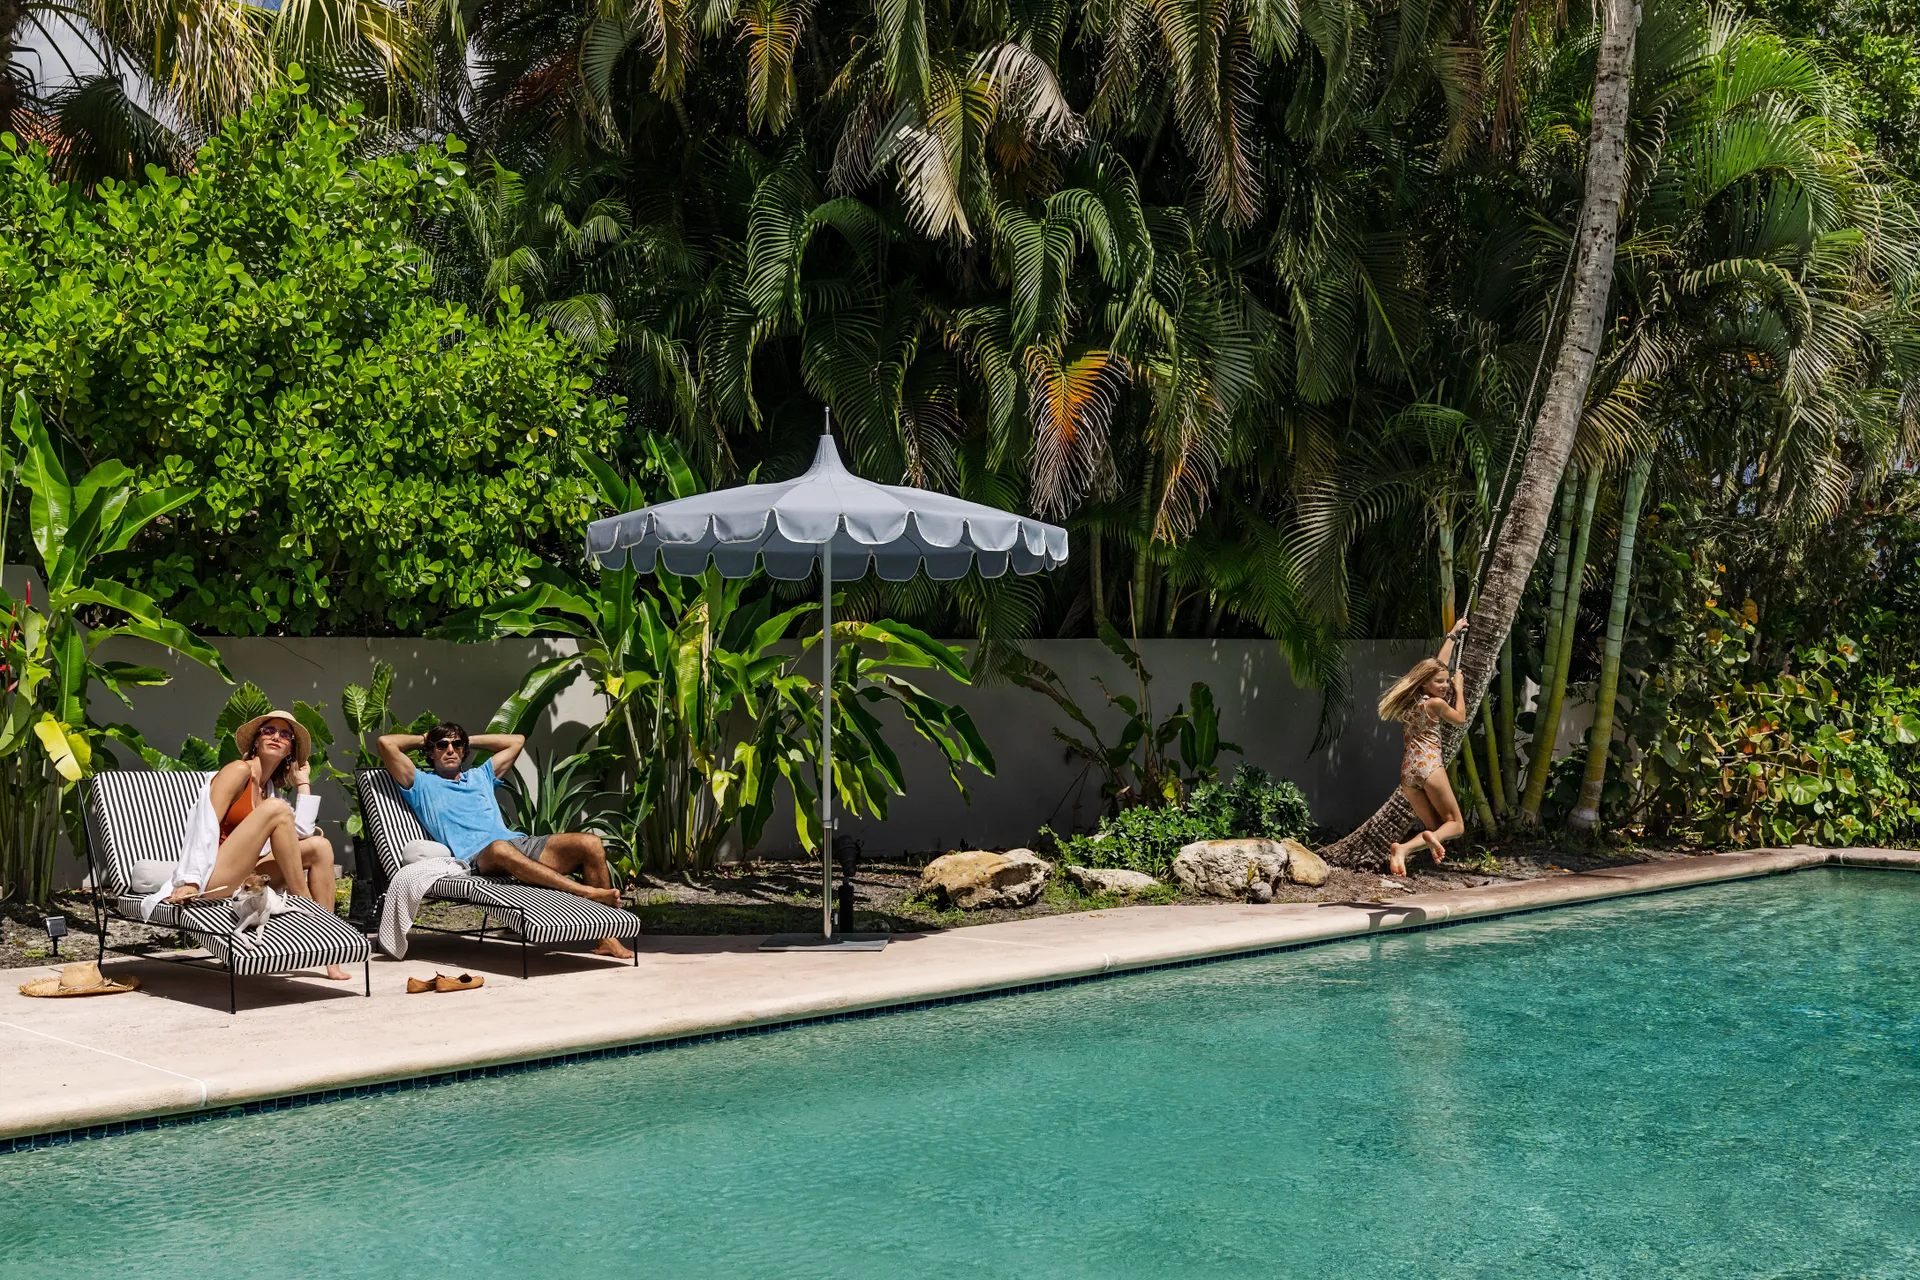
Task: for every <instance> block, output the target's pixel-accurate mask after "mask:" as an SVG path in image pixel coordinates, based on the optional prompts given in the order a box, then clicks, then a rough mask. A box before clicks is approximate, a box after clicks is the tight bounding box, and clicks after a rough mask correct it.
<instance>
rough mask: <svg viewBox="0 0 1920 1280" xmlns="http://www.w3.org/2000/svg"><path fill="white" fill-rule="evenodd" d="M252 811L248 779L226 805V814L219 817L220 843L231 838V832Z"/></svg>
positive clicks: (249, 781)
mask: <svg viewBox="0 0 1920 1280" xmlns="http://www.w3.org/2000/svg"><path fill="white" fill-rule="evenodd" d="M252 812H253V782H252V780H251V779H249V780H248V782H247V785H246V786H244V787H242V788H240V794H239V795H237V796H235V797H234V800H233V803H232V804H230V805H228V806H227V816H226V817H224V818H222V819H220V843H221V844H225V843H226V842H227V841H228V840H229V839H231V838H232V836H233V833H234V832H235V831H236V830H238V829H239V826H240V824H241V823H242V822H245V821H246V820H247V815H248V814H250V813H252Z"/></svg>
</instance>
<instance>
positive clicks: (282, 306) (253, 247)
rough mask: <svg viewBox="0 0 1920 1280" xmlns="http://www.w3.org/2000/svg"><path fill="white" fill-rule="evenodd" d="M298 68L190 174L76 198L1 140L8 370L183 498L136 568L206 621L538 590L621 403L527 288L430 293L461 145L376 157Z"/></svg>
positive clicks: (563, 542) (62, 432)
mask: <svg viewBox="0 0 1920 1280" xmlns="http://www.w3.org/2000/svg"><path fill="white" fill-rule="evenodd" d="M305 92H306V89H305V85H304V83H303V82H302V81H300V80H299V79H297V78H296V79H293V80H291V81H289V82H288V83H286V84H284V85H282V86H281V87H279V88H278V89H276V90H275V91H274V92H272V93H271V94H268V95H267V96H265V97H264V98H263V99H262V100H261V101H260V102H259V103H258V104H257V105H256V106H254V107H253V108H252V109H250V110H248V111H247V112H245V113H244V114H242V115H240V116H238V117H235V118H232V119H229V120H227V121H226V123H225V124H224V126H223V127H222V128H221V129H220V131H219V132H218V134H216V135H215V136H214V137H212V138H211V139H210V140H209V141H208V142H207V144H206V145H205V147H203V148H202V149H201V151H200V153H199V156H198V157H197V159H196V160H195V162H194V164H193V166H192V167H191V168H190V169H189V170H188V171H186V172H185V173H183V174H180V175H178V176H175V175H169V174H166V173H163V172H161V171H159V170H158V169H152V170H149V174H148V177H149V181H147V182H146V183H144V184H141V185H137V186H125V185H121V184H118V183H114V182H111V181H108V182H103V183H101V184H100V186H99V187H98V188H97V189H96V190H95V191H93V192H91V193H88V192H83V191H81V190H78V189H76V188H73V187H70V186H67V185H65V184H63V183H62V182H61V181H60V180H59V178H58V176H57V172H56V169H55V166H54V163H53V161H52V160H51V159H50V158H49V156H48V154H47V153H46V152H45V151H44V150H43V149H41V148H39V147H37V146H27V147H23V146H22V145H21V144H20V143H19V142H18V141H17V140H15V139H14V138H12V137H5V138H0V314H4V315H6V316H7V317H8V322H7V323H6V324H4V325H0V367H4V368H6V369H7V370H8V371H9V374H10V376H11V377H13V378H15V379H17V380H18V383H17V384H18V385H20V386H22V387H24V388H25V389H27V390H29V391H31V392H33V393H34V394H35V395H36V396H37V397H38V399H39V402H40V404H41V407H42V409H43V411H44V413H45V414H46V416H47V418H48V421H49V425H50V427H51V428H52V430H53V432H54V434H55V435H56V436H64V437H65V438H66V439H67V440H68V441H69V442H71V444H72V445H73V446H74V447H76V448H77V449H79V450H80V451H81V452H82V453H83V454H86V455H89V456H94V457H102V456H104V457H112V458H117V459H120V460H121V461H122V462H124V463H125V464H126V465H127V466H128V468H130V470H131V473H132V480H133V483H134V487H135V491H136V492H137V493H150V492H160V491H165V490H168V489H170V488H177V487H190V488H191V494H190V497H189V499H188V500H187V501H186V502H184V503H183V504H180V505H178V506H176V507H175V508H174V509H172V510H171V511H170V513H169V519H168V521H167V522H166V523H165V524H164V525H161V526H156V527H154V528H151V529H149V530H147V531H146V533H145V535H144V536H143V538H142V539H141V541H140V542H139V544H138V545H137V546H135V547H133V548H130V549H129V550H128V551H127V553H126V554H124V555H123V556H121V558H120V564H119V566H118V571H119V573H120V574H121V576H122V577H123V578H124V580H125V581H126V582H127V583H128V584H129V585H130V586H132V587H134V588H136V589H138V590H141V591H143V592H144V593H146V594H147V595H150V596H152V597H154V598H155V599H157V600H158V601H160V602H162V603H163V604H165V605H166V606H167V607H168V608H169V609H171V610H172V611H173V612H174V613H175V614H176V615H177V616H178V617H179V618H181V619H182V620H183V621H185V622H186V623H187V624H188V625H193V626H202V627H207V628H210V629H214V630H217V631H219V632H222V633H225V634H230V635H236V634H251V633H257V632H262V631H279V632H296V633H303V634H304V633H310V632H314V631H325V630H335V631H339V630H357V631H360V632H368V631H371V632H384V631H388V630H391V629H394V628H399V629H403V630H404V629H408V628H412V627H416V626H418V625H419V624H421V623H422V622H423V621H430V620H432V619H433V618H435V617H437V616H439V615H441V614H444V613H446V612H449V611H451V610H456V609H460V608H465V607H470V606H473V605H478V604H486V603H490V602H492V601H494V600H497V599H501V598H503V597H505V596H507V595H511V594H513V593H514V592H515V591H518V590H520V589H521V588H523V587H524V586H525V584H526V578H527V574H528V573H529V571H530V570H532V569H533V568H535V567H536V566H537V565H539V564H540V563H542V560H543V553H545V552H547V551H550V550H552V549H554V548H559V547H564V548H566V549H568V550H571V549H572V547H573V544H574V542H575V540H576V539H577V537H578V534H579V527H580V525H581V524H582V523H583V522H584V521H585V520H586V519H587V518H588V516H589V515H590V514H591V512H592V500H593V488H592V485H591V483H590V481H589V479H588V477H587V476H586V475H585V473H584V472H583V471H582V469H581V468H580V466H579V464H578V463H577V462H576V461H575V460H574V459H575V454H576V451H578V450H585V451H588V452H594V453H600V452H606V451H608V450H610V449H611V448H612V445H613V442H614V440H615V437H616V433H617V430H618V426H619V414H618V412H617V402H612V401H608V400H604V399H601V398H599V397H596V396H595V395H593V394H592V390H591V374H592V368H591V366H590V365H589V364H588V363H587V362H586V361H585V359H584V357H583V355H582V353H581V352H580V351H579V350H578V349H576V348H575V347H573V346H572V345H571V344H570V343H569V342H567V341H566V340H564V339H561V338H559V337H557V336H556V335H555V334H554V333H553V332H552V331H551V330H550V329H549V327H548V326H547V324H546V322H544V321H542V320H538V319H535V318H533V317H532V316H530V315H528V314H527V313H525V312H524V311H523V310H522V308H521V306H520V303H519V299H518V295H516V294H512V293H509V294H508V295H507V296H506V297H504V298H503V299H502V305H501V306H500V307H499V308H498V309H497V310H495V311H494V312H493V313H492V314H491V315H489V316H487V317H484V318H482V317H479V316H475V315H472V314H470V313H468V312H467V311H466V310H465V309H464V308H462V307H460V306H458V305H456V304H452V303H448V302H445V301H441V300H439V299H436V298H435V297H434V295H433V273H432V270H431V264H430V262H429V261H428V259H427V257H426V256H425V254H424V253H423V251H422V250H421V248H420V247H419V246H418V245H417V244H416V243H414V240H413V239H412V231H413V228H414V227H415V225H416V224H417V223H419V222H420V221H421V220H422V219H423V218H427V217H429V216H431V215H433V214H434V213H435V212H436V211H437V210H440V209H441V208H443V207H445V206H446V204H447V202H448V201H449V200H450V199H451V198H452V196H453V194H454V193H456V192H457V191H458V190H459V189H460V186H461V183H462V172H463V170H462V166H461V164H460V163H459V162H458V161H457V160H456V159H455V158H454V156H455V155H456V154H458V153H459V152H460V151H461V149H462V148H461V145H460V143H459V141H458V140H457V139H454V138H448V139H447V140H446V141H445V143H444V144H441V145H435V146H423V147H419V148H417V149H414V150H411V151H400V152H394V153H388V154H368V152H369V150H370V147H369V142H370V140H369V139H363V137H362V130H361V126H360V124H359V119H358V110H357V108H354V109H347V110H343V111H341V112H340V113H339V114H338V115H335V116H332V117H327V116H323V115H321V114H320V113H319V112H317V111H315V110H314V109H312V108H311V107H309V106H307V105H305V103H304V101H303V98H304V95H305Z"/></svg>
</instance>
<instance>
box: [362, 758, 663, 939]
mask: <svg viewBox="0 0 1920 1280" xmlns="http://www.w3.org/2000/svg"><path fill="white" fill-rule="evenodd" d="M526 741H527V740H526V739H525V738H523V737H521V736H520V735H519V734H517V733H483V734H481V735H480V736H478V737H476V738H468V737H467V731H466V730H465V729H462V728H461V727H460V726H459V725H457V724H437V725H435V726H434V727H433V728H431V729H429V730H427V732H426V734H425V735H424V736H422V735H421V734H417V733H389V734H385V735H383V736H382V737H381V739H380V763H382V764H384V765H385V766H386V768H387V772H388V773H389V774H392V775H393V780H394V781H395V782H397V783H399V784H400V792H401V794H402V795H404V796H406V798H407V804H408V806H409V807H410V808H412V810H413V812H414V814H415V816H417V817H418V818H419V819H420V825H421V826H423V827H425V828H426V829H427V834H428V835H430V836H432V837H433V838H434V839H435V840H437V841H439V842H440V843H441V844H443V845H445V846H447V848H448V849H449V850H450V851H452V853H453V856H454V857H456V858H458V859H459V860H460V861H462V862H464V863H466V864H467V865H468V866H470V867H472V868H473V869H474V870H475V871H478V872H481V873H482V874H484V875H495V876H512V877H513V878H514V879H515V880H518V881H520V882H521V883H523V884H532V885H538V886H540V887H541V888H542V889H559V890H561V891H562V892H565V893H573V894H578V895H579V896H581V897H582V898H590V899H592V900H593V901H594V902H599V903H604V904H605V905H607V906H609V907H617V906H619V905H620V895H619V893H618V892H616V891H615V890H614V888H613V877H612V876H611V875H610V874H609V873H608V871H607V850H606V847H605V846H604V845H602V844H601V843H600V837H599V836H596V835H588V834H586V833H584V832H577V831H573V832H567V833H565V834H563V835H554V836H525V835H521V834H520V833H519V832H518V831H514V830H512V829H510V828H509V827H508V826H507V824H506V822H505V821H504V820H503V819H502V818H501V816H500V801H499V798H498V797H496V796H495V795H494V791H495V789H497V788H498V787H500V786H501V785H502V783H501V779H503V778H505V777H506V775H507V770H509V769H511V768H512V767H513V762H514V761H515V760H517V759H519V757H520V748H521V747H523V746H525V745H526ZM415 748H424V749H425V751H426V756H427V763H428V765H429V766H430V772H426V773H422V772H421V771H420V770H418V769H416V768H415V767H414V764H413V760H412V758H411V757H410V756H408V755H407V752H409V751H412V750H414V749H415ZM469 748H474V749H478V750H481V751H491V752H492V753H493V756H492V758H491V759H489V760H488V761H487V762H486V763H485V764H477V765H475V766H473V767H472V768H471V769H463V767H462V766H464V765H465V764H466V762H467V751H468V749H469ZM575 872H579V874H580V877H581V879H583V880H585V881H586V883H585V884H581V883H579V882H578V881H576V880H574V879H572V876H573V874H574V873H575ZM594 951H595V952H596V953H598V954H600V955H603V956H618V957H619V958H620V959H622V960H630V959H632V958H633V952H631V951H629V950H627V948H626V947H625V945H623V944H622V943H621V941H620V940H619V939H618V938H606V939H604V940H602V941H601V943H600V945H599V946H597V947H595V948H594Z"/></svg>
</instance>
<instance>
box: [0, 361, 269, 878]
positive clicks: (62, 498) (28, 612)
mask: <svg viewBox="0 0 1920 1280" xmlns="http://www.w3.org/2000/svg"><path fill="white" fill-rule="evenodd" d="M12 426H13V435H14V438H15V439H14V442H13V443H12V444H11V445H9V444H8V442H6V441H5V440H4V438H0V545H5V544H6V534H7V523H8V516H9V515H10V514H11V513H12V511H13V509H14V507H15V505H16V502H17V499H18V497H19V492H18V490H20V489H24V490H25V491H26V501H25V503H24V504H21V505H24V507H25V511H26V517H27V533H28V538H27V543H28V545H29V547H30V548H31V555H32V558H33V559H34V560H35V561H37V568H38V569H39V571H40V575H41V581H42V583H43V584H44V591H45V594H44V595H43V596H42V597H41V599H40V600H39V601H38V602H35V601H34V600H33V599H32V592H31V589H29V590H28V591H27V592H26V593H25V594H24V596H23V598H21V599H18V600H16V599H14V598H13V596H12V595H10V594H9V593H7V592H6V591H4V590H0V898H17V899H19V900H22V901H25V902H43V901H45V900H46V897H47V895H48V894H49V893H51V892H52V889H53V859H54V850H55V846H56V843H57V841H56V836H57V833H58V825H59V823H60V822H62V821H64V822H65V824H66V827H67V831H68V834H69V836H70V838H71V839H72V842H73V847H74V848H76V849H81V848H84V847H85V843H84V841H85V836H84V834H83V826H84V820H83V817H82V814H81V810H80V793H79V790H78V786H77V784H78V783H79V782H80V780H81V779H83V778H85V777H88V776H89V775H91V774H92V773H93V772H94V771H95V770H96V769H99V768H101V767H105V766H108V765H110V764H111V763H112V760H111V758H110V755H109V753H108V752H107V751H106V750H104V749H103V747H104V745H105V742H106V741H107V740H108V739H114V740H118V741H120V742H122V743H125V744H126V745H128V746H129V747H131V748H133V749H134V750H136V751H138V750H140V749H141V748H142V747H144V745H145V744H144V743H143V742H142V741H141V739H140V735H139V734H137V733H136V732H134V731H133V729H131V728H130V727H128V726H126V725H123V724H101V723H100V722H98V721H97V720H95V719H94V716H93V708H92V705H91V693H92V689H93V686H95V685H96V684H97V685H99V686H101V687H102V688H104V689H106V690H107V691H108V692H109V693H111V694H113V695H114V696H115V697H116V698H118V699H119V700H120V701H121V702H122V703H124V704H125V705H127V706H129V707H130V706H132V705H133V702H132V699H131V698H130V697H129V696H128V690H130V689H137V688H143V687H149V686H152V685H159V684H165V683H166V682H167V681H168V680H170V679H171V678H172V677H171V676H169V675H168V674H167V673H166V672H165V671H162V670H161V669H159V668H158V667H148V666H140V665H138V664H134V663H127V662H102V661H97V660H96V659H95V658H94V656H93V654H94V651H95V650H96V649H97V648H98V647H99V646H100V645H101V644H102V643H103V642H104V641H106V640H109V639H111V638H113V637H115V636H130V637H134V638H137V639H141V640H146V641H150V642H152V643H154V644H158V645H161V646H162V647H164V648H167V649H170V650H172V651H173V652H175V653H179V654H182V655H184V656H186V657H189V658H192V659H194V660H195V661H196V662H201V663H204V664H205V665H207V666H209V667H211V668H213V669H214V670H215V671H217V672H219V673H220V674H221V675H222V676H223V677H226V678H227V679H228V680H229V681H231V679H232V677H231V676H230V675H228V673H227V668H226V664H225V663H223V662H222V661H221V660H220V654H219V652H218V651H217V650H215V649H214V647H213V646H212V645H210V644H208V643H207V642H206V641H204V640H202V639H200V638H199V637H197V636H195V635H194V634H193V633H192V632H191V631H188V630H187V629H186V628H185V627H183V626H181V625H180V624H179V623H178V622H176V621H174V620H173V619H172V618H171V617H169V616H168V615H167V614H166V612H165V611H164V610H162V609H161V608H160V606H159V605H158V604H157V603H155V602H154V600H153V599H152V598H151V597H149V596H147V595H144V594H143V593H141V592H139V591H136V590H134V589H133V588H132V587H130V586H128V585H127V584H126V583H125V582H123V581H121V580H119V579H118V578H114V577H111V576H109V575H107V574H106V573H104V572H102V570H101V562H102V561H103V560H104V559H106V558H107V557H110V556H112V555H113V553H115V552H117V551H119V550H121V549H123V548H125V547H126V546H127V545H128V544H129V543H131V542H132V541H133V540H134V539H135V538H137V537H138V536H139V534H140V532H141V531H142V530H143V529H145V528H146V527H147V526H148V525H150V524H151V523H153V522H154V521H156V520H159V519H161V518H163V517H164V516H166V514H167V513H168V512H170V511H175V510H178V509H179V508H180V507H181V506H182V505H183V504H185V503H187V502H190V501H191V500H192V498H193V492H194V491H193V490H191V489H160V490H152V491H149V492H146V493H141V494H138V495H136V494H135V492H134V486H133V483H132V479H133V477H132V473H131V472H129V471H128V469H127V468H126V467H124V466H122V465H121V464H120V463H118V462H113V461H108V462H102V463H100V464H99V465H98V466H96V467H93V468H92V469H90V470H89V471H87V472H86V474H85V475H83V476H81V477H80V479H79V480H78V481H69V480H68V478H67V472H66V469H65V465H64V464H63V462H62V460H61V457H60V453H59V451H58V450H57V449H56V448H55V447H54V444H53V441H52V440H51V439H50V438H49V437H48V435H47V432H46V429H45V426H44V424H43V423H42V421H41V418H40V413H39V410H38V407H37V406H36V404H35V403H34V399H33V397H32V396H31V395H29V394H28V393H26V392H24V391H22V392H20V393H18V395H17V396H16V397H15V401H14V412H13V424H12Z"/></svg>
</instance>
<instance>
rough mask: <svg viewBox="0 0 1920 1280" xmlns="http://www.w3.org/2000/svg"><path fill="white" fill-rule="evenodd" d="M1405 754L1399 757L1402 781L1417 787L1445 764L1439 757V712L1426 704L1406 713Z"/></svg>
mask: <svg viewBox="0 0 1920 1280" xmlns="http://www.w3.org/2000/svg"><path fill="white" fill-rule="evenodd" d="M1405 733H1406V745H1407V750H1406V754H1405V755H1404V756H1402V757H1401V759H1400V785H1401V786H1403V787H1406V788H1407V789H1409V790H1411V791H1418V790H1420V789H1421V788H1422V787H1424V786H1425V785H1426V781H1427V775H1428V774H1430V773H1432V772H1433V771H1434V770H1435V769H1439V768H1442V767H1443V764H1442V762H1441V759H1440V713H1439V711H1438V710H1428V708H1427V707H1426V706H1425V705H1424V704H1423V705H1421V706H1420V707H1418V708H1417V709H1415V711H1414V713H1413V714H1412V715H1411V716H1408V717H1407V726H1406V731H1405Z"/></svg>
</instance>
